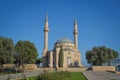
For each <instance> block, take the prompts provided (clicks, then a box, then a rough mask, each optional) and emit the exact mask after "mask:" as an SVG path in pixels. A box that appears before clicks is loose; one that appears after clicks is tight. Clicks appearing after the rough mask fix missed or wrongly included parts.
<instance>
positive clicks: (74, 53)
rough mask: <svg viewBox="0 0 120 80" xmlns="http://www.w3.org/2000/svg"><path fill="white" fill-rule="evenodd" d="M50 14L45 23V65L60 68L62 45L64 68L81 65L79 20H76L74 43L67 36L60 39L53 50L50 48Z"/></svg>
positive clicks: (43, 56) (43, 54)
mask: <svg viewBox="0 0 120 80" xmlns="http://www.w3.org/2000/svg"><path fill="white" fill-rule="evenodd" d="M48 32H49V27H48V16H46V18H45V24H44V49H43V53H42V58H43V63H42V66H43V67H50V68H59V65H58V63H59V58H60V57H59V53H60V49H61V47H62V48H63V68H68V67H81V66H82V64H81V53H80V51H79V50H78V29H77V21H76V20H75V21H74V31H73V34H74V43H73V42H72V41H71V40H70V39H69V38H67V37H62V38H60V39H58V40H57V41H56V42H55V44H54V48H53V50H48Z"/></svg>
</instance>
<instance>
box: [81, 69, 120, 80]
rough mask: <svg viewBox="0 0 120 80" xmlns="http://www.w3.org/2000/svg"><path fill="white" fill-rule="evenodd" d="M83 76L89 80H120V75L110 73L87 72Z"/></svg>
mask: <svg viewBox="0 0 120 80" xmlns="http://www.w3.org/2000/svg"><path fill="white" fill-rule="evenodd" d="M83 74H84V75H85V76H86V77H87V79H88V80H120V74H115V73H110V72H93V71H85V72H83Z"/></svg>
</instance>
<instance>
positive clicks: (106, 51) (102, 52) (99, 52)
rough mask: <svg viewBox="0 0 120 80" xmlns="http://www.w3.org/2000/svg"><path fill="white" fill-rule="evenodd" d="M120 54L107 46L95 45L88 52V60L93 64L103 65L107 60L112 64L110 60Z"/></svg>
mask: <svg viewBox="0 0 120 80" xmlns="http://www.w3.org/2000/svg"><path fill="white" fill-rule="evenodd" d="M118 56H119V54H118V52H117V51H115V50H113V49H111V48H107V47H105V46H101V47H93V49H92V50H88V51H87V52H86V59H87V62H88V63H90V64H92V65H102V64H103V63H106V62H108V65H110V61H111V60H113V59H114V58H117V57H118Z"/></svg>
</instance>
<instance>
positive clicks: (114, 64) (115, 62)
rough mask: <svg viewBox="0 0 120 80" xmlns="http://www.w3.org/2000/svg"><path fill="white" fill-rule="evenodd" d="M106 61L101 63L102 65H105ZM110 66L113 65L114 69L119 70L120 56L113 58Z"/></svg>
mask: <svg viewBox="0 0 120 80" xmlns="http://www.w3.org/2000/svg"><path fill="white" fill-rule="evenodd" d="M107 65H108V63H105V64H103V66H107ZM110 66H115V68H116V71H120V58H115V59H113V60H112V61H111V62H110Z"/></svg>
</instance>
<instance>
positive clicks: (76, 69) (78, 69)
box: [36, 68, 87, 72]
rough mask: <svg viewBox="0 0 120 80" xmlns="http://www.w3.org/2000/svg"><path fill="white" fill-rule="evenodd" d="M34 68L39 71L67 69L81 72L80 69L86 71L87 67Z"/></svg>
mask: <svg viewBox="0 0 120 80" xmlns="http://www.w3.org/2000/svg"><path fill="white" fill-rule="evenodd" d="M36 70H40V71H44V70H45V71H48V72H53V71H69V72H81V71H86V70H87V68H37V69H36Z"/></svg>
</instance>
